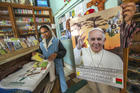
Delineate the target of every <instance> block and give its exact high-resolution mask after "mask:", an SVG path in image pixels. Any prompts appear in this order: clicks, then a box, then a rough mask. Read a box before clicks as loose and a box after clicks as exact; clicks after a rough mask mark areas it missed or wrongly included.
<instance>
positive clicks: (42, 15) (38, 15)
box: [35, 14, 49, 18]
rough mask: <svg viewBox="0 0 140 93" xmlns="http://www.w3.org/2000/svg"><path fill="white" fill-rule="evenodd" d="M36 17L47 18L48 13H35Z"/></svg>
mask: <svg viewBox="0 0 140 93" xmlns="http://www.w3.org/2000/svg"><path fill="white" fill-rule="evenodd" d="M35 16H36V17H47V18H49V15H44V14H35Z"/></svg>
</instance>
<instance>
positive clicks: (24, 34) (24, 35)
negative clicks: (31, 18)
mask: <svg viewBox="0 0 140 93" xmlns="http://www.w3.org/2000/svg"><path fill="white" fill-rule="evenodd" d="M21 35H22V36H23V35H24V36H25V35H35V33H24V34H21Z"/></svg>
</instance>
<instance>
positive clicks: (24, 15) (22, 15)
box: [15, 13, 33, 17]
mask: <svg viewBox="0 0 140 93" xmlns="http://www.w3.org/2000/svg"><path fill="white" fill-rule="evenodd" d="M15 17H33V14H20V13H16V14H15Z"/></svg>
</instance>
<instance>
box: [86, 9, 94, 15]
mask: <svg viewBox="0 0 140 93" xmlns="http://www.w3.org/2000/svg"><path fill="white" fill-rule="evenodd" d="M94 12H95V9H89V10H87V11H86V12H85V13H84V15H88V14H91V13H94Z"/></svg>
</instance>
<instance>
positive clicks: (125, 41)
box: [120, 22, 140, 48]
mask: <svg viewBox="0 0 140 93" xmlns="http://www.w3.org/2000/svg"><path fill="white" fill-rule="evenodd" d="M138 31H140V27H138V26H137V24H136V23H134V22H132V23H131V24H130V25H129V24H125V23H123V25H121V30H120V33H121V47H123V48H127V47H129V45H131V41H132V38H133V36H134V34H135V33H136V32H138Z"/></svg>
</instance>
